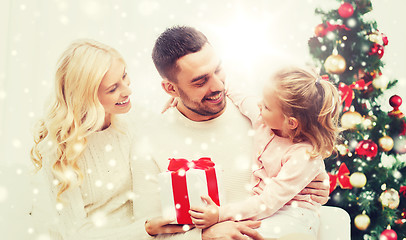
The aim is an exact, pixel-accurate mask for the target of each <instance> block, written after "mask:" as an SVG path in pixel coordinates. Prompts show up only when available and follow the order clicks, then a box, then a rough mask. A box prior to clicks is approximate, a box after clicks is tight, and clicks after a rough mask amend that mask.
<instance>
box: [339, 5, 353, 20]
mask: <svg viewBox="0 0 406 240" xmlns="http://www.w3.org/2000/svg"><path fill="white" fill-rule="evenodd" d="M338 14H340V16H341V17H342V18H349V17H351V16H352V14H354V7H353V6H352V4H351V3H347V2H346V3H343V4H341V6H340V7H339V8H338Z"/></svg>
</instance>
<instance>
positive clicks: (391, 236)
mask: <svg viewBox="0 0 406 240" xmlns="http://www.w3.org/2000/svg"><path fill="white" fill-rule="evenodd" d="M397 239H398V235H397V234H396V232H395V231H393V230H392V229H386V230H385V231H383V232H382V233H381V235H380V236H379V240H397Z"/></svg>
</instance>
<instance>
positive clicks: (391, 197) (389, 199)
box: [379, 188, 400, 209]
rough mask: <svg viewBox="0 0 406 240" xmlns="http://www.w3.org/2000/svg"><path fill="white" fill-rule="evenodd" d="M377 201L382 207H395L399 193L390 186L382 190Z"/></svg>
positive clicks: (397, 204)
mask: <svg viewBox="0 0 406 240" xmlns="http://www.w3.org/2000/svg"><path fill="white" fill-rule="evenodd" d="M379 201H380V202H381V203H382V206H383V207H389V208H390V209H396V208H398V206H399V203H400V197H399V193H398V192H397V191H396V190H395V189H393V188H390V189H388V190H386V191H384V192H383V193H382V194H381V196H379Z"/></svg>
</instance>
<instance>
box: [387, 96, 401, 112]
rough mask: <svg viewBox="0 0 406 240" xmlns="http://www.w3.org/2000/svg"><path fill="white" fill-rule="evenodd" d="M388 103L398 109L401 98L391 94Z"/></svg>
mask: <svg viewBox="0 0 406 240" xmlns="http://www.w3.org/2000/svg"><path fill="white" fill-rule="evenodd" d="M389 104H390V105H391V106H392V107H393V108H394V109H396V110H398V109H399V107H400V105H402V98H401V97H399V96H398V95H393V96H392V97H390V98H389Z"/></svg>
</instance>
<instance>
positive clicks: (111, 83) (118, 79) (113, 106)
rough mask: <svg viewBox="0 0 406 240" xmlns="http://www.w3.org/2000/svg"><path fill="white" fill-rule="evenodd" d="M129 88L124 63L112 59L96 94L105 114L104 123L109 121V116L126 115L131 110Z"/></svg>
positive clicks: (128, 79)
mask: <svg viewBox="0 0 406 240" xmlns="http://www.w3.org/2000/svg"><path fill="white" fill-rule="evenodd" d="M129 86H130V78H129V77H128V76H127V72H126V69H125V65H124V63H123V62H121V61H120V60H118V59H114V60H113V62H112V64H111V67H110V69H109V70H108V71H107V73H106V74H105V75H104V77H103V79H102V81H101V83H100V86H99V89H98V93H97V95H98V97H99V101H100V103H101V104H102V105H103V107H104V111H105V112H106V121H109V119H110V117H111V114H121V113H127V112H128V111H129V110H130V109H131V102H130V97H129V96H130V95H131V89H130V87H129ZM105 123H106V122H105Z"/></svg>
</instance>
